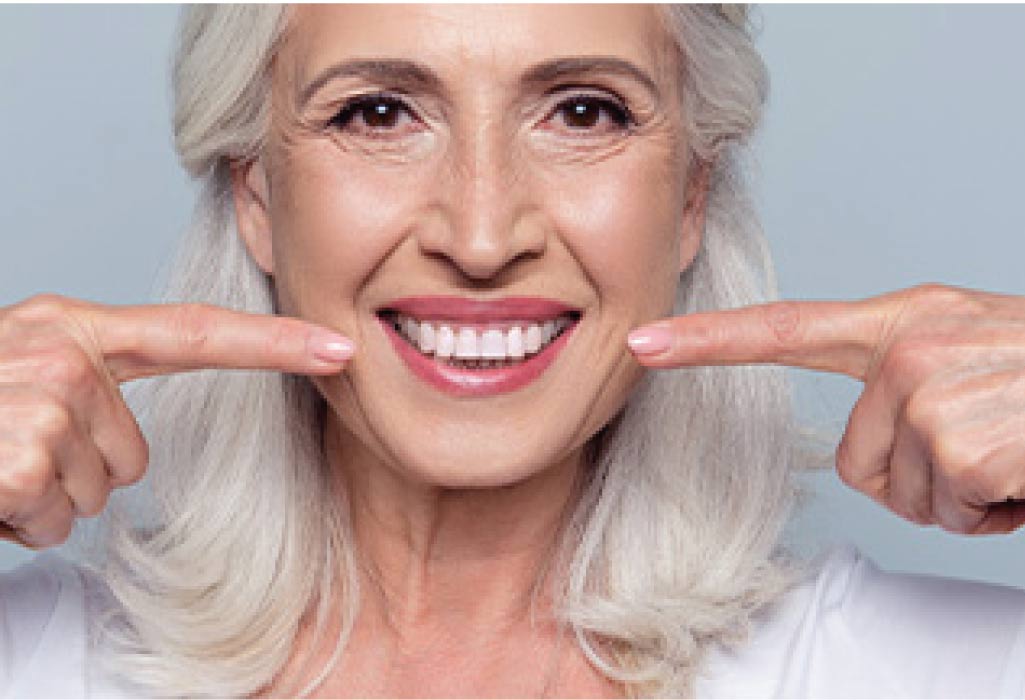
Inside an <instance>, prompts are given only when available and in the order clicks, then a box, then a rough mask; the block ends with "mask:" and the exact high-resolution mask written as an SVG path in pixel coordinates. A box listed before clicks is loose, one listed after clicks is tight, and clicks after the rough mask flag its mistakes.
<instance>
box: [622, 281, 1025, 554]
mask: <svg viewBox="0 0 1025 700" xmlns="http://www.w3.org/2000/svg"><path fill="white" fill-rule="evenodd" d="M656 329H657V330H660V331H661V334H660V335H659V334H656V336H657V337H654V338H652V339H651V340H650V341H649V342H647V343H645V342H643V341H642V342H635V341H636V336H637V335H642V334H640V333H639V332H638V331H641V330H643V331H650V330H656ZM638 331H634V332H633V333H631V338H630V343H631V346H632V347H633V348H634V352H635V354H637V356H638V359H639V361H641V362H642V364H644V365H646V366H649V367H653V368H672V367H687V366H694V365H732V364H752V363H770V364H779V365H790V366H794V367H804V368H808V369H815V370H823V371H826V372H838V373H842V374H846V375H848V376H850V377H854V378H855V379H858V380H861V381H862V382H864V384H865V386H864V389H863V391H862V393H861V396H860V397H859V398H858V400H857V402H856V403H855V405H854V408H853V410H852V412H851V415H850V418H849V420H848V422H847V427H846V430H845V431H844V435H843V439H842V440H841V441H840V445H839V447H838V448H837V452H836V466H837V469H838V471H839V474H840V477H841V478H842V479H843V481H844V482H845V483H846V484H847V485H849V486H851V487H853V488H855V489H857V490H859V491H862V492H863V493H865V494H867V495H868V496H870V497H871V498H873V499H874V500H876V501H877V502H879V503H880V504H882V505H883V506H885V507H887V508H889V509H890V510H892V511H894V512H895V513H897V514H898V515H900V516H902V517H904V518H906V519H908V520H911V521H912V522H915V523H918V524H921V525H931V524H938V525H940V526H941V527H943V528H944V529H946V530H949V531H951V532H959V533H966V534H988V533H998V532H1000V533H1003V532H1010V531H1012V530H1015V529H1017V528H1018V527H1020V526H1021V525H1022V524H1025V298H1022V297H1017V296H1010V295H1001V294H989V293H985V292H978V291H973V290H969V289H961V288H957V287H948V286H943V285H922V286H919V287H914V288H911V289H906V290H900V291H897V292H893V293H890V294H883V295H881V296H877V297H872V298H869V299H864V300H860V301H853V302H844V301H837V302H792V301H784V302H776V303H769V304H760V305H756V306H750V307H746V308H740V309H731V310H724V311H716V312H710V313H698V314H690V315H687V316H681V317H676V318H671V319H665V320H662V321H659V322H656V323H653V324H651V325H646V326H644V328H643V329H638ZM649 335H650V334H649ZM660 345H662V346H664V348H663V349H659V346H660Z"/></svg>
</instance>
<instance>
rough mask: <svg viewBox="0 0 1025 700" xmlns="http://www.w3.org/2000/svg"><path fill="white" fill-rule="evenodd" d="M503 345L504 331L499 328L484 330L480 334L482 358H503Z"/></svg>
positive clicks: (504, 344) (504, 343)
mask: <svg viewBox="0 0 1025 700" xmlns="http://www.w3.org/2000/svg"><path fill="white" fill-rule="evenodd" d="M471 332H472V331H471ZM505 346H506V342H505V333H503V332H502V331H500V330H488V331H484V332H483V333H482V334H481V336H480V356H481V357H482V358H484V359H487V360H504V359H505Z"/></svg>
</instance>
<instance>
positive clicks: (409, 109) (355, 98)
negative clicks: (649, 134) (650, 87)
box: [328, 84, 637, 138]
mask: <svg viewBox="0 0 1025 700" xmlns="http://www.w3.org/2000/svg"><path fill="white" fill-rule="evenodd" d="M567 92H568V93H570V94H563V93H567ZM545 96H556V97H558V98H559V99H558V101H557V102H556V103H555V105H554V107H552V108H551V109H550V110H548V111H547V112H546V114H545V117H544V120H545V121H547V120H548V119H550V118H551V117H552V116H554V115H555V114H557V113H558V111H559V110H560V109H561V108H563V107H564V106H565V104H566V103H567V102H571V101H573V100H575V99H580V98H588V99H594V100H596V101H598V102H604V103H606V104H609V105H615V106H616V107H617V108H618V109H619V110H621V111H622V113H623V116H624V118H625V122H626V123H625V124H624V125H623V126H620V127H618V128H621V129H624V130H628V129H630V128H632V127H633V126H635V125H636V124H637V121H636V119H635V117H634V114H633V111H632V110H631V109H630V107H629V106H628V105H627V103H626V100H624V99H623V98H622V97H621V96H620V95H619V94H618V93H616V92H615V91H613V90H609V89H607V88H598V87H595V86H593V85H586V84H562V85H559V86H558V87H555V88H552V89H551V90H548V91H546V92H545ZM407 97H408V93H403V92H400V91H393V90H374V91H371V92H366V93H360V94H356V95H352V96H350V97H348V98H346V99H345V100H343V102H342V104H341V106H339V107H338V108H337V109H336V110H335V111H334V113H333V115H332V116H331V118H330V120H329V121H328V125H329V126H331V125H334V124H335V122H336V121H337V120H338V118H339V117H340V116H341V115H342V114H343V113H345V112H349V111H353V112H355V111H358V110H359V109H360V108H361V107H362V106H365V105H367V104H373V103H374V102H390V103H393V104H394V105H395V106H396V107H398V108H399V109H400V110H402V111H405V112H406V113H407V114H409V115H410V117H412V118H414V119H416V120H418V121H423V119H422V118H421V117H420V115H419V113H418V110H417V109H416V108H415V107H413V105H412V104H411V103H410V101H409V100H408V99H407ZM371 132H373V130H371ZM579 135H580V136H585V135H586V134H583V133H581V134H579ZM382 138H387V136H384V137H382Z"/></svg>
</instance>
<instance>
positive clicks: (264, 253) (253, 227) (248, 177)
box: [231, 158, 274, 275]
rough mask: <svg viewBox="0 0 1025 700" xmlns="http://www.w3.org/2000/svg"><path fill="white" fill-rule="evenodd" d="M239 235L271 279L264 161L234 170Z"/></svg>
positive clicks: (235, 164)
mask: <svg viewBox="0 0 1025 700" xmlns="http://www.w3.org/2000/svg"><path fill="white" fill-rule="evenodd" d="M231 190H232V194H233V195H234V199H235V221H236V222H237V223H238V233H239V235H240V236H241V237H242V241H243V242H244V243H245V244H246V248H247V249H248V250H249V255H251V256H252V258H253V260H254V261H255V262H256V264H257V265H259V267H260V269H261V270H263V271H264V272H266V273H267V274H268V275H273V274H274V252H273V251H274V248H273V245H272V240H271V226H270V209H269V205H270V196H269V195H270V187H269V186H268V184H267V173H266V171H265V170H264V167H263V161H262V159H260V158H257V159H255V160H250V161H245V162H238V163H234V164H232V166H231Z"/></svg>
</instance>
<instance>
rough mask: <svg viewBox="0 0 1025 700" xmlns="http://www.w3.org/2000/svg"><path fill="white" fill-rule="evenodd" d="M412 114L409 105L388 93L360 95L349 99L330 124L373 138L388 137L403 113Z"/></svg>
mask: <svg viewBox="0 0 1025 700" xmlns="http://www.w3.org/2000/svg"><path fill="white" fill-rule="evenodd" d="M403 113H405V114H407V115H412V114H413V112H412V110H411V109H410V108H409V106H408V105H407V104H406V103H405V102H404V101H403V100H401V99H399V98H397V97H395V96H393V95H390V94H388V93H375V94H371V95H359V96H357V97H353V98H352V99H350V100H348V101H347V102H346V103H345V104H344V105H342V108H341V109H340V110H339V111H338V113H337V114H336V115H335V116H334V117H332V119H331V121H330V122H329V124H330V125H331V126H334V127H337V128H338V129H341V130H343V131H344V130H347V129H348V130H353V129H354V130H355V131H357V132H362V133H365V134H366V135H368V136H370V137H372V138H378V137H383V138H388V134H389V132H394V131H395V129H396V126H397V125H398V124H399V123H400V122H401V117H402V114H403Z"/></svg>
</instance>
